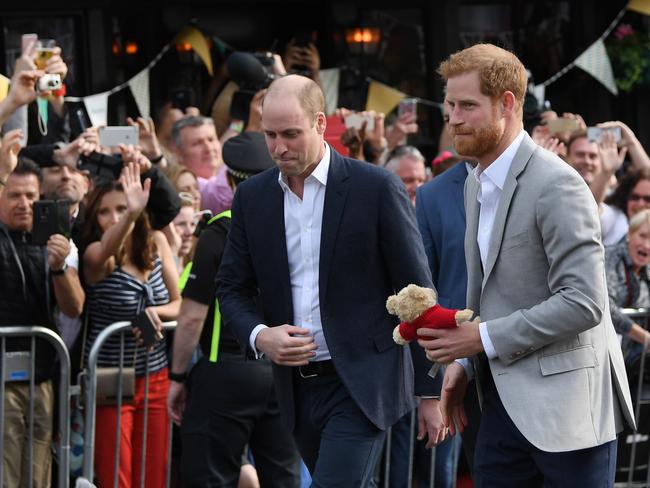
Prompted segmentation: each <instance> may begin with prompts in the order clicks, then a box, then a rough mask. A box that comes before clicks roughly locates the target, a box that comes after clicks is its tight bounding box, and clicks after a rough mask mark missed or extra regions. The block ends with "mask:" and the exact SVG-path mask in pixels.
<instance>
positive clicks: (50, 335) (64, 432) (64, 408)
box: [0, 326, 70, 488]
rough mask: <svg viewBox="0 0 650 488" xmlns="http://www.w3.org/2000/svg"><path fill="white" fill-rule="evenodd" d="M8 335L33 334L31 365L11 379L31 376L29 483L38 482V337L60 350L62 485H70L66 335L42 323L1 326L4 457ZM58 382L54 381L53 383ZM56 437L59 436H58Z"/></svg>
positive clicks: (0, 442) (0, 451)
mask: <svg viewBox="0 0 650 488" xmlns="http://www.w3.org/2000/svg"><path fill="white" fill-rule="evenodd" d="M7 338H29V340H30V349H29V353H30V356H29V369H28V370H27V371H16V372H14V376H13V378H11V377H10V378H9V379H8V380H9V381H14V380H15V381H24V380H29V414H28V417H27V424H28V445H29V448H28V453H27V462H28V465H29V475H28V485H27V486H34V478H33V476H34V471H33V462H32V460H33V447H34V446H33V435H34V374H33V373H34V371H35V358H36V338H40V339H44V340H46V341H47V342H48V343H49V344H50V345H51V346H52V347H53V348H54V350H55V351H56V353H57V356H58V359H59V365H60V374H61V376H60V384H59V391H58V393H59V432H58V439H59V441H58V448H59V457H58V486H59V487H61V488H68V486H69V482H70V478H69V476H68V467H69V459H70V356H69V354H68V348H67V347H66V346H65V344H64V342H63V339H61V337H60V336H59V335H58V334H57V333H56V332H54V331H52V330H50V329H47V328H45V327H40V326H2V327H0V370H1V371H2V374H1V375H0V457H4V429H5V408H4V405H5V383H6V382H7V378H6V376H8V373H9V372H8V371H7V364H6V352H7V348H6V346H7ZM53 386H54V385H53ZM55 437H56V436H55ZM3 468H4V462H3V460H2V459H0V480H3V482H2V483H1V484H2V485H3V486H4V474H5V473H4V472H3Z"/></svg>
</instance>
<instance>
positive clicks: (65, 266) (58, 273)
mask: <svg viewBox="0 0 650 488" xmlns="http://www.w3.org/2000/svg"><path fill="white" fill-rule="evenodd" d="M66 269H68V263H63V266H62V267H61V269H52V268H50V274H51V275H52V276H61V275H62V274H63V273H65V270H66Z"/></svg>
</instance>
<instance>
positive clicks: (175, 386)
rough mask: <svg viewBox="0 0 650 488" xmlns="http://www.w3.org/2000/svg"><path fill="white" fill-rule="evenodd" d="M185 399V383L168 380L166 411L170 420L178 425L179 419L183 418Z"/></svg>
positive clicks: (179, 423)
mask: <svg viewBox="0 0 650 488" xmlns="http://www.w3.org/2000/svg"><path fill="white" fill-rule="evenodd" d="M186 399H187V390H186V389H185V384H183V383H177V382H176V381H170V382H169V393H167V412H168V413H169V417H170V418H171V419H172V421H173V422H174V423H175V424H176V425H178V426H180V425H181V421H182V420H183V411H184V410H185V400H186Z"/></svg>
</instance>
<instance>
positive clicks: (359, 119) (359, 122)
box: [345, 112, 375, 131]
mask: <svg viewBox="0 0 650 488" xmlns="http://www.w3.org/2000/svg"><path fill="white" fill-rule="evenodd" d="M364 122H367V124H366V131H370V130H373V129H374V128H375V118H374V117H372V116H371V115H363V114H360V113H358V112H357V113H353V114H350V115H348V116H347V117H346V118H345V127H346V128H348V129H350V128H352V127H354V128H355V129H357V130H361V127H362V126H363V123H364Z"/></svg>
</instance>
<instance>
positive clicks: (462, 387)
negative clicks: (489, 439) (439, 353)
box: [440, 362, 468, 435]
mask: <svg viewBox="0 0 650 488" xmlns="http://www.w3.org/2000/svg"><path fill="white" fill-rule="evenodd" d="M466 391H467V374H466V373H465V368H463V365H462V364H459V363H456V362H453V363H451V364H450V365H449V366H447V370H446V371H445V377H444V379H443V380H442V396H441V398H440V412H441V413H442V421H443V423H444V424H445V426H446V427H448V428H449V433H450V434H451V435H456V432H460V433H462V432H463V429H464V428H465V427H466V426H467V424H468V421H467V415H466V414H465V407H464V406H463V400H464V399H465V392H466Z"/></svg>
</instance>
